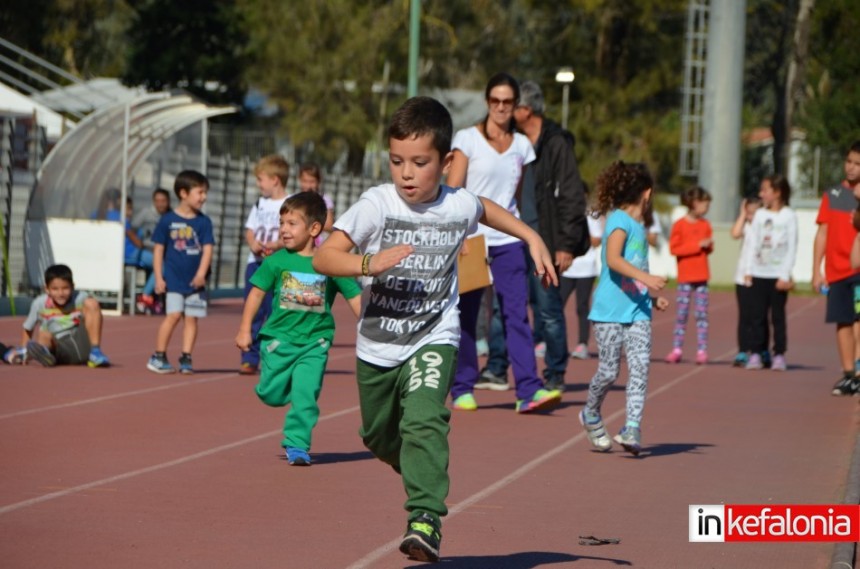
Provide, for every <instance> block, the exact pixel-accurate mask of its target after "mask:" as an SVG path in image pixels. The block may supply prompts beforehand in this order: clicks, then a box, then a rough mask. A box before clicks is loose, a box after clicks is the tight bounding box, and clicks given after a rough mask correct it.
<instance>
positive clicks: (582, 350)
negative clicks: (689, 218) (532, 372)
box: [558, 213, 656, 360]
mask: <svg viewBox="0 0 860 569" xmlns="http://www.w3.org/2000/svg"><path fill="white" fill-rule="evenodd" d="M586 218H587V219H588V234H589V236H590V237H591V248H590V249H589V250H588V252H587V253H586V254H585V255H583V256H581V257H576V258H575V259H574V260H573V263H572V264H571V265H570V267H569V268H568V269H567V270H566V271H565V272H564V273H562V275H561V281H560V282H559V285H558V288H559V294H561V305H562V306H565V305H566V304H567V299H568V298H570V295H571V294H573V293H574V292H576V317H577V319H578V321H579V340H578V341H577V344H576V348H574V350H573V351H572V352H571V353H570V357H572V358H577V359H580V360H586V359H588V355H589V354H588V336H589V331H590V328H591V323H590V322H589V321H588V311H589V310H590V309H591V290H592V288H594V279H595V278H597V275H599V274H600V266H599V263H598V258H597V256H598V253H597V249H598V247H600V242H601V240H602V238H603V226H604V225H605V224H606V218H605V216H602V215H601V216H600V217H597V218H596V217H594V214H593V213H589V214H588V215H586ZM655 219H656V217H655ZM649 235H650V234H649Z"/></svg>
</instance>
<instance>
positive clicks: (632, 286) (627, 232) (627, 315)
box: [588, 209, 651, 324]
mask: <svg viewBox="0 0 860 569" xmlns="http://www.w3.org/2000/svg"><path fill="white" fill-rule="evenodd" d="M616 231H622V232H624V236H625V237H624V245H623V246H622V247H621V256H622V257H623V258H624V259H625V260H626V261H627V262H628V263H630V264H631V265H633V266H634V267H636V268H637V269H641V270H643V271H645V272H646V273H647V272H648V238H647V235H646V233H645V227H644V226H643V225H642V224H641V223H640V222H638V221H636V220H635V219H633V218H632V217H630V215H629V214H628V213H627V212H625V211H623V210H620V209H617V210H615V211H613V212H612V213H610V214H609V217H607V218H606V230H605V231H604V233H603V243H602V245H603V248H602V251H601V253H600V260H601V262H602V266H601V268H600V280H599V281H598V283H597V288H596V289H595V291H594V299H593V300H592V303H591V312H590V313H589V314H588V319H589V320H591V321H592V322H619V323H622V324H630V323H631V322H636V321H637V320H651V295H650V294H649V292H648V287H646V286H645V285H644V284H643V283H641V282H639V281H637V280H636V279H631V278H629V277H623V276H621V275H620V274H618V273H617V272H615V271H612V270H610V269H609V265H607V263H606V242H607V240H608V239H609V236H610V235H612V234H613V233H615V232H616Z"/></svg>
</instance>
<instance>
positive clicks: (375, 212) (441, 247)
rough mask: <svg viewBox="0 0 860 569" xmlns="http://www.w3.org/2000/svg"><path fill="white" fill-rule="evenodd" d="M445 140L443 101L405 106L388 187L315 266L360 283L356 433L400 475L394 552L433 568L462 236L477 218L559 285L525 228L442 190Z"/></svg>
mask: <svg viewBox="0 0 860 569" xmlns="http://www.w3.org/2000/svg"><path fill="white" fill-rule="evenodd" d="M452 132H453V127H452V124H451V115H450V114H449V113H448V111H447V109H445V107H444V106H443V105H442V104H441V103H439V102H438V101H436V100H435V99H431V98H429V97H413V98H412V99H409V100H408V101H406V103H404V104H403V106H401V107H400V108H399V109H398V110H397V111H396V112H395V113H394V116H393V117H392V119H391V124H390V125H389V128H388V140H389V145H390V151H389V169H390V171H391V179H392V182H393V183H392V184H383V185H381V186H376V187H374V188H370V189H369V190H367V191H366V192H364V193H363V194H362V196H361V198H360V199H359V200H358V202H357V203H356V204H355V205H353V206H352V207H351V208H350V209H349V210H348V211H347V212H346V213H344V214H343V215H342V216H341V217H340V218H339V219H338V220H337V221H336V222H335V224H334V231H333V232H332V234H331V235H330V236H329V238H328V239H327V240H326V242H325V243H323V245H322V247H320V250H319V251H318V252H317V254H316V255H314V261H313V264H314V268H315V269H316V270H317V271H319V272H320V273H323V274H327V275H332V276H342V277H347V276H359V275H361V276H363V277H364V279H363V280H364V283H363V284H364V285H365V290H364V296H365V301H364V302H363V303H362V304H363V308H364V310H363V313H362V315H361V320H360V321H359V325H358V338H357V339H356V355H357V356H358V362H357V366H356V368H357V369H356V378H357V380H358V395H359V402H360V404H361V431H360V434H361V437H362V439H363V440H364V444H365V445H366V446H367V448H369V449H370V450H371V452H373V454H374V455H375V456H376V457H377V458H379V459H380V460H382V461H384V462H386V463H388V464H390V465H391V466H392V467H393V468H394V470H395V471H396V472H398V473H399V474H400V475H401V476H402V479H403V486H404V488H405V489H406V494H407V500H406V510H407V512H408V514H407V525H406V534H405V535H404V536H403V540H402V541H401V543H400V551H402V552H403V553H405V554H406V555H408V556H409V557H410V558H413V559H418V560H421V561H438V560H439V543H440V541H441V539H442V535H441V532H440V527H441V524H440V520H439V518H440V517H441V516H444V515H445V514H447V513H448V509H447V507H446V505H445V498H446V497H447V495H448V486H449V478H448V454H449V451H448V431H449V425H448V421H449V419H450V417H451V412H450V410H448V409H447V408H446V407H445V400H446V399H447V397H448V391H449V389H450V387H451V381H452V379H453V374H454V371H455V370H456V367H457V346H458V344H459V342H460V318H459V313H458V309H457V298H458V282H457V254H458V252H459V251H460V249H461V247H462V245H463V241H464V239H465V237H466V235H468V234H469V233H471V232H474V231H475V230H476V229H477V225H478V222H479V221H480V222H481V223H484V224H486V225H489V226H490V227H493V228H494V229H499V230H500V231H504V232H505V233H508V234H510V235H514V236H515V237H518V238H520V239H522V240H523V241H525V242H526V244H527V246H528V250H529V252H530V254H531V256H532V258H533V259H534V261H535V271H536V273H537V274H538V275H540V276H542V277H544V282H545V283H548V282H552V283H554V284H555V285H556V286H558V279H557V278H556V275H555V271H554V269H553V266H552V264H553V263H552V258H551V257H550V254H549V251H547V249H546V247H545V246H544V244H543V241H541V239H540V237H539V236H538V234H537V233H536V232H535V231H533V230H532V229H531V228H529V227H528V226H527V225H526V224H524V223H523V222H521V221H520V220H518V219H517V218H515V217H514V216H513V215H511V214H510V213H508V212H507V211H506V210H505V209H504V208H502V207H501V206H499V205H496V204H495V203H494V202H492V201H490V200H487V199H485V198H479V197H478V196H476V195H474V194H472V193H470V192H467V191H466V190H464V189H462V188H460V189H457V188H451V187H448V186H445V185H443V184H441V180H442V176H443V175H445V174H446V173H447V172H448V170H449V169H450V167H451V162H452V160H453V154H452V153H451V136H452ZM355 247H358V249H359V251H360V253H359V254H356V253H352V250H353V248H355ZM464 253H466V252H465V251H464ZM473 254H480V255H483V254H484V253H483V251H481V252H480V253H475V252H473Z"/></svg>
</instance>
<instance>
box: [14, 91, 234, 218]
mask: <svg viewBox="0 0 860 569" xmlns="http://www.w3.org/2000/svg"><path fill="white" fill-rule="evenodd" d="M233 112H236V109H235V108H234V107H210V106H207V105H205V104H203V103H199V102H196V101H194V100H193V99H192V98H191V97H188V96H171V95H169V94H167V93H153V94H147V95H143V96H141V97H138V98H136V99H134V100H133V101H130V102H127V103H120V104H117V105H114V106H111V107H107V108H105V109H102V110H100V111H97V112H95V113H93V114H91V115H89V116H88V117H86V118H85V119H84V120H82V121H81V122H80V123H79V124H78V125H77V126H76V127H75V128H74V129H72V131H71V132H69V133H68V134H67V135H66V136H64V137H63V138H61V139H60V141H59V142H58V143H57V145H56V146H55V147H54V148H53V149H52V150H51V152H50V153H49V154H48V156H47V157H46V158H45V162H44V163H43V164H42V167H41V169H40V170H39V174H38V181H37V183H36V188H35V189H34V191H33V195H32V197H31V199H30V207H29V209H28V212H27V219H28V220H32V221H35V220H43V219H46V218H64V219H92V218H93V215H92V213H93V211H94V210H95V209H96V207H97V205H98V203H99V199H100V196H102V195H103V193H104V192H105V190H106V189H108V188H117V189H120V190H121V192H122V194H123V196H124V195H125V189H126V188H127V187H128V181H129V180H131V179H132V177H133V175H134V173H135V171H136V170H137V168H138V167H139V166H140V165H141V164H142V163H143V162H144V161H145V160H146V159H147V157H149V156H150V155H151V154H152V153H153V152H154V151H155V150H156V149H157V148H158V147H159V146H160V145H161V144H162V143H164V142H165V141H166V140H167V139H169V138H170V137H171V136H173V135H174V134H176V133H177V132H179V131H180V130H182V129H183V128H185V127H187V126H190V125H192V124H194V123H196V122H198V121H204V120H206V119H208V118H209V117H213V116H217V115H223V114H228V113H233ZM121 209H122V208H121Z"/></svg>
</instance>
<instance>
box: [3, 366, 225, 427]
mask: <svg viewBox="0 0 860 569" xmlns="http://www.w3.org/2000/svg"><path fill="white" fill-rule="evenodd" d="M237 375H238V374H237V373H228V374H223V375H216V376H213V377H206V378H203V379H193V380H191V381H181V382H177V383H169V384H167V385H158V386H156V387H147V388H146V389H137V390H135V391H124V392H122V393H113V394H111V395H103V396H101V397H93V398H92V399H80V400H78V401H70V402H68V403H60V404H58V405H49V406H47V407H36V408H34V409H25V410H23V411H15V412H14V413H6V414H5V415H0V420H3V419H11V418H13V417H23V416H24V415H33V414H34V413H44V412H46V411H56V410H58V409H69V408H70V407H79V406H81V405H90V404H92V403H101V402H102V401H111V400H113V399H122V398H124V397H134V396H135V395H146V394H148V393H155V392H157V391H165V390H167V389H177V388H180V387H187V386H189V385H196V384H200V383H210V382H212V381H221V380H222V379H226V378H228V377H236V376H237Z"/></svg>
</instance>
